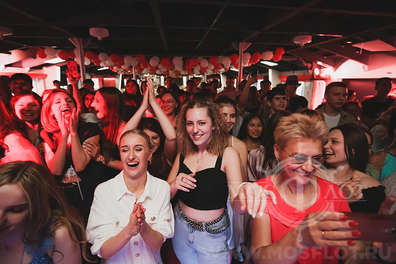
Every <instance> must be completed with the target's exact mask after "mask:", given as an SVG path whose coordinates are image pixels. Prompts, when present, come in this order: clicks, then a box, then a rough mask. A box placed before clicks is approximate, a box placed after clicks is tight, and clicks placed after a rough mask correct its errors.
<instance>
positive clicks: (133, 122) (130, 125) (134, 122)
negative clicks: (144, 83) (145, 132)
mask: <svg viewBox="0 0 396 264" xmlns="http://www.w3.org/2000/svg"><path fill="white" fill-rule="evenodd" d="M148 106H149V103H148V89H147V90H146V91H145V92H144V96H143V101H142V104H141V105H140V107H139V108H138V110H137V111H136V113H135V114H134V115H133V116H132V117H131V119H129V121H128V122H127V123H126V124H125V126H124V128H123V130H122V132H121V133H120V135H122V134H123V133H124V132H125V131H128V130H131V129H135V128H137V127H138V125H139V122H140V120H142V117H143V115H144V112H145V111H146V110H147V108H148Z"/></svg>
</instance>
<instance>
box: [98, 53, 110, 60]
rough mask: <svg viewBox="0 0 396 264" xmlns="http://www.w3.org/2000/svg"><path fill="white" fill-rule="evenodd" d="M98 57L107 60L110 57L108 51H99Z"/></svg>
mask: <svg viewBox="0 0 396 264" xmlns="http://www.w3.org/2000/svg"><path fill="white" fill-rule="evenodd" d="M98 58H99V60H100V61H107V60H108V59H109V56H108V55H107V54H106V53H104V52H101V53H99V55H98Z"/></svg>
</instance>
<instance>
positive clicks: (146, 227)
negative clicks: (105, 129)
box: [87, 130, 174, 264]
mask: <svg viewBox="0 0 396 264" xmlns="http://www.w3.org/2000/svg"><path fill="white" fill-rule="evenodd" d="M119 148H120V156H121V162H122V165H123V170H122V172H121V173H120V174H119V175H117V176H116V177H114V178H113V179H111V180H109V181H107V182H104V183H102V184H100V185H99V186H98V187H97V188H96V190H95V197H94V201H93V203H92V206H91V212H90V215H89V219H88V225H87V238H88V241H89V242H90V243H92V247H91V251H92V254H94V255H98V256H99V257H101V258H103V259H106V263H108V264H110V263H117V264H121V263H144V264H150V263H162V261H161V258H160V248H161V246H162V243H163V242H164V241H165V240H166V239H167V238H171V237H172V236H173V232H174V229H173V228H174V227H173V226H174V218H173V211H172V206H171V203H170V188H169V185H168V184H167V182H165V181H163V180H161V179H158V178H155V177H153V176H152V175H150V174H149V173H148V172H147V163H148V160H149V158H150V156H151V153H152V152H151V146H150V140H149V138H148V137H147V135H146V134H144V133H143V132H142V131H140V130H128V131H126V132H124V133H123V134H122V135H121V137H120V144H119Z"/></svg>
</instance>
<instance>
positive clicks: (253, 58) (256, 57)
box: [249, 52, 261, 65]
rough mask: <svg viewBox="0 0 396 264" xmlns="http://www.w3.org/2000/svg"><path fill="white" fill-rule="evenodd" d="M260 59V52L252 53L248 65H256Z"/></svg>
mask: <svg viewBox="0 0 396 264" xmlns="http://www.w3.org/2000/svg"><path fill="white" fill-rule="evenodd" d="M260 59H261V53H260V52H255V53H253V55H252V56H251V57H250V61H249V64H250V65H253V64H256V63H258V62H259V61H260Z"/></svg>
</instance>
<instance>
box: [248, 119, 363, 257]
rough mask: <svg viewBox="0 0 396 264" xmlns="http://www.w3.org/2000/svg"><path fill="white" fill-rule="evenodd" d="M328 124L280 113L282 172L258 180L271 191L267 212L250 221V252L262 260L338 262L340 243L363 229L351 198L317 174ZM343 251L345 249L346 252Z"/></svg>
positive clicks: (278, 130)
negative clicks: (349, 216) (352, 213)
mask: <svg viewBox="0 0 396 264" xmlns="http://www.w3.org/2000/svg"><path fill="white" fill-rule="evenodd" d="M327 133H328V128H327V126H326V125H325V123H324V122H323V121H320V120H319V119H316V118H310V117H308V116H306V115H302V114H292V115H290V116H285V117H282V118H281V119H280V121H279V123H278V125H277V126H276V128H275V131H274V140H275V142H274V143H275V144H274V146H273V148H274V153H275V156H276V158H277V159H278V160H279V167H278V170H277V171H276V172H275V173H274V174H273V175H270V176H268V177H266V178H264V179H260V180H258V181H257V184H259V185H260V186H262V187H263V188H264V189H266V190H268V191H273V192H274V194H275V196H276V200H277V205H275V204H274V203H273V202H272V201H269V202H268V204H267V207H266V210H265V213H264V214H263V215H262V216H260V217H256V218H255V219H253V220H252V225H251V248H250V251H251V256H252V261H253V263H255V264H259V263H334V264H335V263H339V259H340V257H341V255H340V254H339V252H340V251H339V250H340V247H342V248H344V247H349V246H352V245H354V244H355V243H356V242H355V241H356V239H359V236H360V233H359V231H358V230H356V228H357V224H358V223H357V222H355V221H352V220H348V219H347V217H346V215H345V214H344V212H349V211H350V209H349V206H348V202H347V200H346V199H345V197H344V195H343V194H342V191H341V190H340V189H339V187H338V186H337V185H335V184H333V183H330V182H328V181H326V180H323V179H321V178H319V177H317V176H316V173H317V171H318V170H319V169H320V167H321V164H322V161H323V158H324V157H323V149H322V147H323V143H324V141H325V137H326V135H327ZM344 252H345V251H344Z"/></svg>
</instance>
